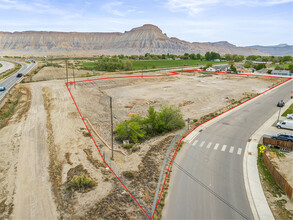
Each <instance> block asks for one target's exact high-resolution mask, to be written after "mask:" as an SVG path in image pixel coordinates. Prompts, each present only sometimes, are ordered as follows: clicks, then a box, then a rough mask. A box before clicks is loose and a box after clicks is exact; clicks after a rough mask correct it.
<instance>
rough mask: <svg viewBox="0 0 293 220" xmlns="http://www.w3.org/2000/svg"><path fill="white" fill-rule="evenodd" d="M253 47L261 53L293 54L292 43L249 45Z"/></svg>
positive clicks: (275, 54) (273, 54) (272, 54)
mask: <svg viewBox="0 0 293 220" xmlns="http://www.w3.org/2000/svg"><path fill="white" fill-rule="evenodd" d="M249 47H251V48H255V49H257V50H259V51H261V52H263V53H268V54H270V55H271V56H293V45H289V44H278V45H271V46H262V45H253V46H249Z"/></svg>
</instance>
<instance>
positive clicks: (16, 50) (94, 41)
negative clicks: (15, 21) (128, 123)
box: [0, 24, 265, 55]
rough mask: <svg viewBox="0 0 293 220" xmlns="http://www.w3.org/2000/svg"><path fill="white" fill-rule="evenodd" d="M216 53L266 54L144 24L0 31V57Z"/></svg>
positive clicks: (249, 48)
mask: <svg viewBox="0 0 293 220" xmlns="http://www.w3.org/2000/svg"><path fill="white" fill-rule="evenodd" d="M207 51H215V52H218V53H220V54H226V53H231V54H242V55H250V54H255V55H265V53H263V52H260V51H259V50H257V49H255V48H251V47H236V46H235V45H232V44H229V43H228V42H217V43H196V42H195V43H189V42H186V41H182V40H179V39H177V38H169V37H168V36H167V35H166V34H163V32H162V30H161V29H159V28H158V27H157V26H154V25H150V24H146V25H143V26H142V27H137V28H133V29H132V30H130V31H126V32H125V33H78V32H67V33H64V32H43V31H26V32H14V33H10V32H0V54H1V55H10V54H59V55H63V54H64V55H65V54H145V53H153V54H163V53H165V54H166V53H171V54H183V53H201V54H204V53H205V52H207Z"/></svg>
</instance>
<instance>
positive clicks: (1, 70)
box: [0, 61, 14, 74]
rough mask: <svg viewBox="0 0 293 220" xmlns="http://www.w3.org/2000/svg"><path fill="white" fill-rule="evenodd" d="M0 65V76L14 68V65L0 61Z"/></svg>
mask: <svg viewBox="0 0 293 220" xmlns="http://www.w3.org/2000/svg"><path fill="white" fill-rule="evenodd" d="M0 64H2V67H0V74H2V73H4V72H6V71H7V70H10V69H12V68H14V63H10V62H7V61H0Z"/></svg>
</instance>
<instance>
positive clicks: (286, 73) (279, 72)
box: [271, 70, 292, 76]
mask: <svg viewBox="0 0 293 220" xmlns="http://www.w3.org/2000/svg"><path fill="white" fill-rule="evenodd" d="M271 74H273V75H282V76H291V75H292V74H291V73H290V71H289V70H273V71H272V73H271Z"/></svg>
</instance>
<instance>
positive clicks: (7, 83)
mask: <svg viewBox="0 0 293 220" xmlns="http://www.w3.org/2000/svg"><path fill="white" fill-rule="evenodd" d="M16 63H19V64H21V65H22V68H21V69H20V70H19V71H18V72H16V73H14V74H12V75H11V76H9V77H8V78H6V79H4V80H1V81H0V87H5V88H6V90H5V91H1V92H0V101H2V98H3V97H4V95H5V94H6V93H7V92H8V91H9V89H10V88H12V87H13V86H14V85H15V84H16V82H17V81H18V80H20V78H17V77H16V75H17V73H22V74H24V75H25V74H27V73H28V72H30V71H31V70H32V69H33V68H34V67H35V66H36V65H37V63H30V64H27V63H21V62H16Z"/></svg>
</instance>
